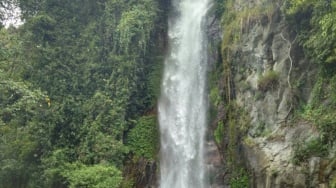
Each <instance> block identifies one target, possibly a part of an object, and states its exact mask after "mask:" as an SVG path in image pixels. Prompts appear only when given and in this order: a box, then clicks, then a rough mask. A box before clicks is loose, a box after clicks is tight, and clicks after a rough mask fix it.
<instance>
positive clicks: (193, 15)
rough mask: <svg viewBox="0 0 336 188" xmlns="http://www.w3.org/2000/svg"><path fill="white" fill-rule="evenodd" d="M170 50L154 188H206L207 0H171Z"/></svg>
mask: <svg viewBox="0 0 336 188" xmlns="http://www.w3.org/2000/svg"><path fill="white" fill-rule="evenodd" d="M173 7H174V13H173V14H172V16H171V19H170V24H169V39H170V46H171V51H170V54H169V55H168V57H167V58H166V62H165V70H164V75H163V81H162V91H161V98H160V100H159V105H158V108H159V124H160V133H161V160H160V187H161V188H206V187H208V186H207V182H206V179H207V178H206V177H205V176H206V172H205V171H206V170H205V164H204V144H205V132H206V113H207V100H206V89H205V84H206V71H207V64H206V59H207V58H206V49H205V44H206V40H205V38H206V37H205V34H204V29H203V21H204V18H205V15H206V12H207V9H208V7H209V0H173Z"/></svg>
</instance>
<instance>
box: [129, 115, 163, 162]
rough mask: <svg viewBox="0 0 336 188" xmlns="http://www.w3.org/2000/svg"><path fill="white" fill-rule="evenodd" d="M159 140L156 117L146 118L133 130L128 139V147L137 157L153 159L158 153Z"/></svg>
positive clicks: (137, 123) (138, 122) (141, 119)
mask: <svg viewBox="0 0 336 188" xmlns="http://www.w3.org/2000/svg"><path fill="white" fill-rule="evenodd" d="M158 140H159V138H158V129H157V123H156V117H155V116H144V117H141V118H140V119H139V120H138V121H137V122H136V126H135V127H134V128H133V129H131V131H130V133H129V135H128V138H127V145H128V146H129V147H130V149H131V150H132V151H133V152H134V153H135V155H136V156H138V157H145V158H147V159H152V158H154V157H155V155H156V153H157V143H159V141H158Z"/></svg>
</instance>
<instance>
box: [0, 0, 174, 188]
mask: <svg viewBox="0 0 336 188" xmlns="http://www.w3.org/2000/svg"><path fill="white" fill-rule="evenodd" d="M10 3H16V6H19V7H20V9H21V11H22V15H21V16H22V18H23V19H24V20H25V23H24V24H23V25H22V26H20V27H18V28H15V27H9V28H4V26H2V28H1V31H0V32H1V35H0V43H1V45H0V91H1V92H0V151H1V152H0V187H3V188H20V187H25V188H26V187H32V188H38V187H41V188H42V187H55V188H56V187H57V188H61V187H97V188H98V187H99V188H103V187H106V188H107V187H109V188H112V187H120V186H122V187H134V186H135V185H134V184H135V183H137V184H139V183H141V181H142V180H141V179H140V180H137V179H136V178H137V177H138V176H140V175H138V174H136V170H134V171H135V172H134V173H133V174H132V173H131V174H127V175H125V174H124V175H123V173H124V169H126V167H127V166H132V165H134V166H136V164H137V163H138V161H142V163H143V164H142V166H141V165H139V164H138V165H137V168H145V166H146V164H147V161H152V160H154V158H155V157H156V156H155V154H156V150H157V147H158V144H159V141H158V140H157V139H158V136H157V126H156V124H157V123H156V114H155V112H154V109H155V106H156V99H157V97H158V94H159V92H160V91H159V88H160V76H161V71H162V67H163V54H164V49H165V48H166V28H167V25H166V24H167V22H166V18H167V16H166V13H167V10H168V8H169V4H168V3H169V2H168V1H166V0H128V1H125V0H98V1H92V0H71V1H67V0H18V1H17V2H16V1H15V2H14V1H10V0H9V1H8V0H2V1H1V2H0V5H1V7H3V9H2V10H5V9H6V8H7V7H9V6H8V5H9V4H10ZM2 13H3V12H2ZM2 17H4V14H2ZM143 161H145V162H143ZM126 162H127V163H126Z"/></svg>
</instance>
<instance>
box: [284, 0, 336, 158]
mask: <svg viewBox="0 0 336 188" xmlns="http://www.w3.org/2000/svg"><path fill="white" fill-rule="evenodd" d="M285 12H286V15H287V19H288V21H289V22H291V23H293V24H294V25H296V28H294V29H295V31H296V32H297V34H298V36H299V42H300V45H301V46H302V47H303V48H304V51H305V53H306V54H307V55H308V56H309V57H310V58H311V61H312V62H313V63H316V64H317V66H318V68H319V73H318V75H317V79H316V82H315V86H314V88H313V92H312V100H311V101H310V102H309V103H308V104H306V105H304V106H303V108H302V113H301V118H303V119H305V120H307V121H309V122H311V123H312V124H314V125H315V126H316V127H317V129H318V130H319V132H320V137H319V138H316V139H313V140H308V141H307V142H305V143H303V144H302V143H299V144H297V145H296V146H295V152H294V156H293V160H294V162H298V161H301V162H302V161H305V159H307V158H309V157H312V156H325V157H326V156H328V153H329V152H328V151H329V149H330V148H332V147H333V145H334V144H335V140H336V121H335V115H336V108H335V106H336V76H335V73H336V24H335V23H336V2H335V1H318V0H300V1H298V0H290V1H288V4H287V8H286V10H285Z"/></svg>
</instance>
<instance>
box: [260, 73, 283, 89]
mask: <svg viewBox="0 0 336 188" xmlns="http://www.w3.org/2000/svg"><path fill="white" fill-rule="evenodd" d="M278 84H279V73H278V72H276V71H268V72H266V73H265V74H264V75H262V76H260V78H259V80H258V89H259V90H260V91H263V92H266V91H268V90H270V89H274V88H275V87H276V86H277V85H278Z"/></svg>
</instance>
